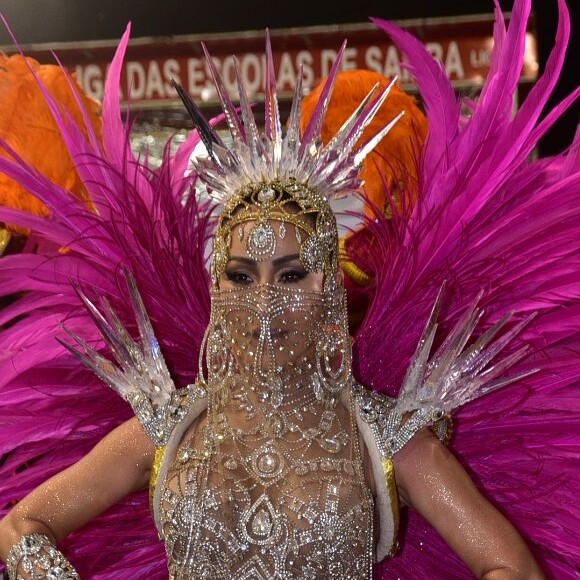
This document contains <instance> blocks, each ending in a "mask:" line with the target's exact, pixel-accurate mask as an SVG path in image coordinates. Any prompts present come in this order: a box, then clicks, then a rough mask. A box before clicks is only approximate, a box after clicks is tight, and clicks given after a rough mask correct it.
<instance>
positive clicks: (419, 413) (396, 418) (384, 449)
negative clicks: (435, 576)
mask: <svg viewBox="0 0 580 580" xmlns="http://www.w3.org/2000/svg"><path fill="white" fill-rule="evenodd" d="M353 393H354V397H355V401H356V405H355V409H356V420H357V424H358V427H359V430H360V433H361V435H362V437H363V440H364V442H365V445H366V447H367V450H368V453H369V456H370V459H371V463H372V474H373V478H374V481H375V488H376V501H377V506H378V509H379V514H380V526H379V537H378V541H377V548H376V559H377V561H381V560H382V559H384V558H386V557H387V556H391V555H393V553H394V552H395V551H396V549H397V547H398V543H397V529H398V526H399V498H398V494H397V485H396V481H395V472H394V468H393V456H394V455H395V453H397V451H399V450H400V449H402V448H403V447H404V445H405V444H406V443H408V442H409V441H410V439H411V438H412V437H413V435H415V433H417V432H418V431H419V430H420V429H422V428H423V427H425V426H427V425H429V424H431V425H432V429H433V431H434V432H435V434H436V435H437V436H438V437H439V439H441V440H442V441H443V442H447V440H448V438H449V435H450V426H451V422H450V419H449V417H448V416H447V415H444V414H443V413H442V414H441V416H440V417H437V418H436V420H435V421H433V416H432V414H431V413H426V412H425V411H423V410H415V411H412V412H408V413H405V416H404V417H403V415H401V414H400V413H399V411H398V409H397V407H396V399H394V398H392V397H389V396H387V395H383V394H380V393H376V392H374V391H369V390H368V389H365V388H364V387H362V386H361V385H358V384H355V385H354V386H353Z"/></svg>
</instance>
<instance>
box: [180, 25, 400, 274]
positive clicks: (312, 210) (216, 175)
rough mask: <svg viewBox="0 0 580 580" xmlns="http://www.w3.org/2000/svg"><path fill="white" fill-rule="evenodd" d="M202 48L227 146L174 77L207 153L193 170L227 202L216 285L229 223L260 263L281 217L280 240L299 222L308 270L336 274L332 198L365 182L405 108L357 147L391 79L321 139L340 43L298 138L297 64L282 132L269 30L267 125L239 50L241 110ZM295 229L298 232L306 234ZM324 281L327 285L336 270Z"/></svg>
mask: <svg viewBox="0 0 580 580" xmlns="http://www.w3.org/2000/svg"><path fill="white" fill-rule="evenodd" d="M202 46H203V50H204V52H205V56H206V59H207V63H208V67H209V70H210V72H211V75H212V78H213V81H214V84H215V88H216V92H217V95H218V97H219V100H220V104H221V107H222V110H223V115H224V118H225V121H226V123H227V126H228V129H229V132H230V136H231V142H232V143H231V145H230V146H228V145H226V143H224V141H223V140H222V139H221V137H220V136H219V135H218V133H217V132H216V131H215V130H214V129H213V127H212V126H211V125H210V124H209V123H208V122H207V120H206V119H205V118H204V117H203V115H202V113H201V111H200V110H199V108H198V107H197V106H196V105H195V103H194V102H193V101H192V100H191V98H190V97H189V95H187V93H186V92H185V90H184V89H183V88H182V87H181V86H179V85H177V84H176V85H175V86H176V89H177V91H178V93H179V95H180V97H181V99H182V100H183V102H184V104H185V106H186V108H187V110H188V112H189V114H190V115H191V118H192V120H193V123H194V126H195V128H196V129H197V130H198V132H199V134H200V137H201V139H202V141H203V143H204V145H205V148H206V151H207V157H202V158H195V159H193V160H192V164H193V169H194V171H195V172H196V173H197V175H198V177H199V179H200V180H201V181H202V182H203V183H204V184H205V186H206V188H207V191H208V193H209V195H210V196H211V197H212V198H213V199H215V200H216V201H218V202H219V203H221V204H223V210H222V213H221V216H220V219H219V222H218V227H217V230H216V235H215V239H214V261H213V264H212V280H213V283H214V284H216V283H217V280H218V278H219V275H220V274H221V273H222V272H223V270H224V268H225V266H226V263H227V260H228V255H229V246H230V242H231V235H232V230H233V229H234V227H236V226H239V229H238V231H237V235H239V236H240V239H244V238H245V239H246V248H247V251H248V255H250V256H251V257H252V258H253V259H255V260H266V259H268V258H270V257H271V256H272V255H273V254H274V252H275V249H276V232H275V229H274V226H273V225H272V223H271V222H272V221H276V222H279V224H280V225H279V226H278V234H279V236H280V237H282V238H283V237H284V235H285V223H286V222H288V223H292V224H293V225H294V226H295V230H296V232H297V236H298V238H299V239H298V242H299V243H300V246H301V252H300V258H301V260H302V263H303V265H304V267H305V268H306V270H307V271H322V272H323V273H325V274H331V273H334V271H335V270H336V266H337V253H338V234H337V226H336V219H335V217H334V213H333V211H332V209H331V207H330V205H329V202H330V201H331V200H333V199H337V198H340V197H343V196H345V195H347V194H349V193H352V192H354V191H357V190H358V189H359V187H360V185H361V180H360V179H359V176H358V175H359V171H360V168H361V164H362V161H363V160H364V158H365V156H366V155H367V154H368V153H369V152H370V151H371V150H372V149H373V148H374V147H375V146H376V145H377V143H379V142H380V141H381V139H382V138H383V137H384V136H385V135H386V134H387V133H388V131H389V130H390V129H391V127H392V126H393V125H394V124H395V123H396V121H397V120H398V119H399V118H400V116H401V115H402V114H403V112H401V113H400V114H399V115H397V116H396V117H395V118H394V119H393V120H392V121H391V122H390V123H389V124H387V125H386V126H384V127H383V128H382V129H381V130H380V131H379V132H378V133H376V134H375V135H373V136H372V137H371V138H369V139H368V140H367V141H366V142H364V143H363V144H362V145H358V141H359V139H360V137H361V134H362V132H363V131H364V129H365V127H366V126H367V125H368V124H369V123H370V122H371V121H372V119H373V117H374V116H375V114H376V112H377V111H378V109H379V108H380V106H381V105H382V103H383V102H384V100H385V99H386V97H387V95H388V93H389V91H390V89H391V87H392V85H393V83H394V82H395V81H393V82H392V83H391V84H389V85H388V86H387V87H385V88H383V89H382V90H380V91H379V92H378V94H376V95H375V93H376V87H374V88H373V89H372V90H371V91H370V92H369V94H368V95H367V96H366V97H365V98H364V99H363V100H362V102H361V103H360V105H359V106H358V107H357V108H356V109H355V110H354V111H353V113H352V115H351V116H350V118H349V119H347V121H346V122H345V123H344V125H343V126H342V127H341V128H340V129H339V130H338V131H337V133H336V134H335V135H334V137H333V138H332V139H331V140H330V142H329V143H328V144H327V145H326V146H324V145H323V144H322V139H321V137H320V131H321V127H322V120H323V118H324V115H325V113H326V109H327V107H328V103H329V101H330V96H331V93H332V88H333V85H334V80H335V78H336V74H337V72H338V70H339V66H340V62H341V60H342V55H343V53H344V49H345V47H346V41H345V42H344V43H343V44H342V46H341V48H340V50H339V52H338V54H337V57H336V59H335V61H334V63H333V65H332V68H331V70H330V73H329V74H328V76H327V80H326V82H325V85H324V88H323V90H322V91H321V94H320V98H319V100H318V103H317V105H316V106H315V108H314V111H313V114H312V117H311V119H310V122H309V123H308V125H307V127H306V129H305V131H304V133H303V135H301V134H300V100H301V96H302V78H303V74H302V67H301V68H300V71H299V74H298V79H297V82H296V88H295V92H294V97H293V101H292V106H291V110H290V117H289V121H288V124H287V127H286V130H285V132H283V129H282V123H281V121H280V111H279V107H278V98H277V94H276V77H275V74H274V62H273V57H272V49H271V45H270V36H269V33H268V31H266V81H265V108H264V111H265V115H264V131H263V132H260V130H259V129H258V125H257V123H256V119H255V117H254V113H253V111H252V107H251V104H250V101H249V98H248V94H247V91H246V88H245V87H244V84H243V82H242V80H241V75H240V73H239V65H238V62H237V60H236V59H235V57H234V65H235V66H234V68H235V71H236V77H237V83H238V92H239V99H240V103H239V108H236V107H235V106H234V105H233V103H232V101H231V99H230V97H229V95H228V93H227V91H226V89H225V85H224V82H223V80H222V78H221V76H220V74H219V73H218V71H217V69H216V67H215V65H214V63H213V60H212V58H211V56H210V55H209V53H208V51H207V49H206V47H205V45H202ZM248 222H251V223H252V224H253V225H252V226H251V228H250V231H249V232H248V233H247V235H246V232H245V231H244V228H243V226H244V225H245V224H246V223H248ZM301 232H303V233H304V240H302V233H301ZM325 278H326V280H328V281H329V282H330V281H331V279H333V278H334V276H326V277H325Z"/></svg>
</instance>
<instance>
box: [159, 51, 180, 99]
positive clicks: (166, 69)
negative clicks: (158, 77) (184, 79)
mask: <svg viewBox="0 0 580 580" xmlns="http://www.w3.org/2000/svg"><path fill="white" fill-rule="evenodd" d="M163 77H164V78H165V81H166V82H165V93H166V94H167V95H168V96H171V97H173V96H177V93H176V91H175V89H174V88H173V85H172V84H171V79H173V80H174V81H175V82H176V83H178V84H181V67H180V66H179V61H177V60H176V59H174V58H168V59H167V60H166V61H165V62H164V63H163Z"/></svg>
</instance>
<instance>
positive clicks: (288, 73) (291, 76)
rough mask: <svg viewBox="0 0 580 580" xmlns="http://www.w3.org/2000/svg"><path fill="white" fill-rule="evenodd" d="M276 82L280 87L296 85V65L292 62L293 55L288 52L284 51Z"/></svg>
mask: <svg viewBox="0 0 580 580" xmlns="http://www.w3.org/2000/svg"><path fill="white" fill-rule="evenodd" d="M276 84H277V86H278V87H294V86H296V72H295V65H294V63H293V62H292V57H291V56H290V55H289V54H288V53H287V52H283V53H282V58H281V60H280V67H279V69H278V77H277V81H276Z"/></svg>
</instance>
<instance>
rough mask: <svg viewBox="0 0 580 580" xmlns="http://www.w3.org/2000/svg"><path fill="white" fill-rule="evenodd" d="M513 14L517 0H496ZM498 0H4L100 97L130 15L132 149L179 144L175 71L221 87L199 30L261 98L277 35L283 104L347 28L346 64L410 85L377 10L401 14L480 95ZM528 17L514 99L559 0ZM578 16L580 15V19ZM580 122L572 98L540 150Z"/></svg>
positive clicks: (39, 51)
mask: <svg viewBox="0 0 580 580" xmlns="http://www.w3.org/2000/svg"><path fill="white" fill-rule="evenodd" d="M500 3H501V8H502V10H503V11H504V13H506V14H507V15H509V12H510V10H511V8H512V6H513V1H508V0H501V2H500ZM493 8H494V5H493V1H492V0H469V1H465V0H439V1H433V0H406V1H404V2H401V1H397V2H394V1H388V0H383V1H374V0H367V1H364V0H363V1H359V2H348V3H346V4H345V6H340V7H339V3H338V2H329V1H328V0H324V1H321V0H310V1H308V2H307V1H305V0H292V1H285V2H274V1H272V0H270V1H267V0H251V1H246V2H241V1H231V0H210V1H207V2H199V1H197V0H195V1H190V2H187V3H185V2H183V1H180V0H164V2H147V1H143V0H116V1H115V0H99V2H89V1H88V0H0V12H1V13H2V15H3V16H4V18H5V19H6V21H7V23H8V25H9V26H10V28H11V30H12V32H13V33H14V35H15V36H16V38H17V40H18V42H19V43H20V45H21V46H22V48H23V50H24V52H25V54H26V55H28V56H32V57H34V58H36V59H37V60H39V61H40V62H41V63H50V62H54V57H53V56H52V54H51V51H53V50H54V51H55V53H56V54H57V55H58V56H59V58H60V59H61V60H62V62H63V64H64V65H65V66H66V67H67V68H69V69H70V70H71V71H74V72H75V74H76V76H77V79H78V80H79V82H80V83H81V84H82V86H83V88H84V89H85V91H86V92H87V93H88V94H89V95H90V96H92V97H94V98H95V99H97V100H98V99H99V98H100V96H101V95H102V85H103V80H104V76H105V74H106V64H107V62H108V61H109V60H110V59H111V57H112V55H113V52H114V49H115V46H116V43H117V41H118V39H119V38H120V36H121V35H122V33H123V32H124V30H125V27H126V26H127V24H128V23H129V22H130V23H131V39H132V40H131V43H130V47H129V50H128V53H127V58H126V61H125V70H124V74H123V86H122V88H121V91H122V94H121V98H122V100H123V101H124V102H128V101H130V102H131V106H130V109H131V115H132V117H133V120H134V122H135V131H134V139H135V141H134V147H135V149H136V150H141V149H148V150H149V151H150V153H153V156H154V157H155V156H156V155H159V152H160V150H161V148H162V147H163V145H164V144H165V143H166V141H167V139H168V137H169V136H170V135H174V134H175V133H177V137H176V140H177V142H179V140H180V139H182V138H183V137H184V136H185V133H186V131H187V129H188V121H187V119H186V117H185V115H184V113H183V108H182V106H181V104H180V102H179V101H178V100H177V98H176V94H175V92H174V90H173V89H172V87H171V84H170V79H171V78H175V79H176V80H178V81H179V82H181V83H182V84H183V85H184V86H185V88H186V89H187V90H188V91H189V92H190V93H191V94H192V96H193V97H194V98H195V99H196V101H198V102H200V103H202V104H203V106H204V108H205V109H207V114H208V115H211V114H212V112H214V110H216V109H214V107H215V95H214V94H213V93H212V91H211V89H210V88H209V82H208V78H207V70H206V69H205V66H204V64H203V55H202V52H201V48H200V40H204V41H205V42H206V44H207V46H208V48H209V50H210V52H211V53H212V55H213V56H214V57H216V58H217V60H218V61H219V63H220V66H221V67H222V69H223V71H224V74H225V76H226V81H227V82H229V81H228V79H230V80H231V81H232V86H233V76H232V75H231V74H229V73H231V61H229V60H227V55H230V54H236V55H237V56H238V57H239V58H240V62H241V64H242V72H243V74H244V75H245V76H246V81H247V82H248V84H249V85H250V86H251V87H254V89H255V92H254V94H253V95H251V96H252V98H254V99H256V100H259V99H260V94H261V80H262V78H263V77H262V73H263V62H262V61H261V60H260V59H261V56H260V55H261V53H262V52H263V47H264V29H265V28H266V27H267V28H269V29H270V31H271V34H272V45H273V49H274V57H275V61H276V65H277V70H278V71H279V76H278V83H279V87H280V89H281V91H282V96H281V106H282V107H285V106H286V107H287V106H288V103H289V98H290V96H291V93H292V89H293V82H294V80H295V76H296V73H297V62H298V61H299V60H301V61H303V62H305V81H306V82H305V88H306V90H308V89H309V88H311V87H312V86H314V84H315V83H316V82H317V81H318V80H319V79H320V77H321V76H323V75H324V74H325V72H326V71H327V67H328V63H329V62H330V61H331V58H332V55H333V54H334V53H335V52H336V50H337V49H338V48H339V46H340V44H341V42H342V40H343V39H344V38H347V39H348V52H347V55H346V56H345V60H346V61H347V65H346V66H349V67H350V68H355V67H367V68H373V69H375V70H378V71H379V72H383V73H384V74H388V75H392V74H396V73H398V74H401V77H400V80H401V83H402V85H403V86H404V88H405V89H406V90H408V91H409V92H413V91H414V87H413V84H412V82H411V80H410V79H409V78H408V77H407V76H406V75H405V73H404V71H402V70H401V69H400V66H399V61H400V58H401V55H399V54H397V53H396V51H395V50H394V47H392V46H391V45H390V43H389V40H388V38H387V37H386V36H385V35H384V33H382V32H378V31H377V30H376V29H375V27H374V25H373V24H371V23H370V22H369V17H370V16H377V17H380V18H385V19H389V20H395V21H397V22H398V23H400V24H401V25H403V26H404V27H406V28H408V29H409V30H411V31H412V32H413V33H414V34H416V35H418V36H419V37H421V38H422V39H423V40H424V42H425V43H426V45H427V46H428V48H429V50H430V51H431V52H432V53H433V54H434V55H435V56H437V57H438V58H440V59H441V60H442V62H443V63H444V65H445V67H446V70H447V73H448V75H449V77H450V78H451V80H452V82H453V85H454V87H455V89H456V91H457V92H458V93H462V94H466V95H470V96H475V95H476V94H477V90H478V87H479V86H480V85H481V82H482V80H483V78H484V76H485V72H486V70H487V57H488V56H489V49H490V46H491V35H492V18H493ZM568 8H569V10H570V13H571V18H572V30H573V31H572V44H571V46H569V48H568V52H567V58H566V63H565V69H564V74H563V75H562V77H561V79H560V81H559V84H558V86H557V88H556V91H555V93H554V96H553V98H552V101H551V102H550V103H549V105H553V104H555V102H557V101H559V100H560V99H561V98H563V97H564V96H565V95H566V94H567V93H568V92H570V91H571V90H572V88H573V87H574V86H575V85H577V84H578V81H579V79H580V75H579V74H578V73H579V70H580V68H579V65H578V59H577V57H576V55H577V54H578V51H577V49H576V48H575V47H576V46H577V45H578V42H577V39H578V36H579V29H580V2H579V1H578V0H568ZM532 9H533V18H532V19H531V22H530V26H529V34H528V44H527V54H526V59H525V60H526V62H525V65H524V69H523V70H522V75H521V83H520V91H519V94H518V95H517V96H516V102H515V103H514V105H515V106H517V105H518V101H520V102H521V99H524V98H525V95H526V92H527V91H528V90H529V87H530V86H531V84H532V83H533V82H534V80H535V78H537V75H538V74H539V73H540V72H541V70H542V69H543V67H544V65H545V62H546V58H547V56H548V54H549V51H550V49H551V47H552V45H553V41H554V35H555V30H556V23H557V6H556V0H536V1H535V2H533V3H532ZM575 25H577V26H576V27H575ZM0 48H1V49H2V51H4V52H6V53H10V52H13V51H14V47H13V46H12V41H11V39H10V36H9V35H8V33H7V31H6V29H5V28H4V27H2V29H1V30H0ZM578 120H579V107H578V104H576V105H575V106H574V107H573V108H572V109H570V110H569V111H568V113H567V114H566V115H565V116H564V117H563V118H562V119H561V120H560V122H559V123H557V124H556V126H555V127H554V128H553V129H552V130H551V131H550V132H549V133H548V134H547V135H546V136H545V137H544V138H543V140H542V142H541V144H540V147H539V151H538V154H540V155H548V154H550V153H554V152H559V151H561V150H562V149H563V148H564V147H565V146H566V145H567V144H569V142H570V140H571V139H572V136H573V134H574V131H575V128H576V126H577V123H578Z"/></svg>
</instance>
